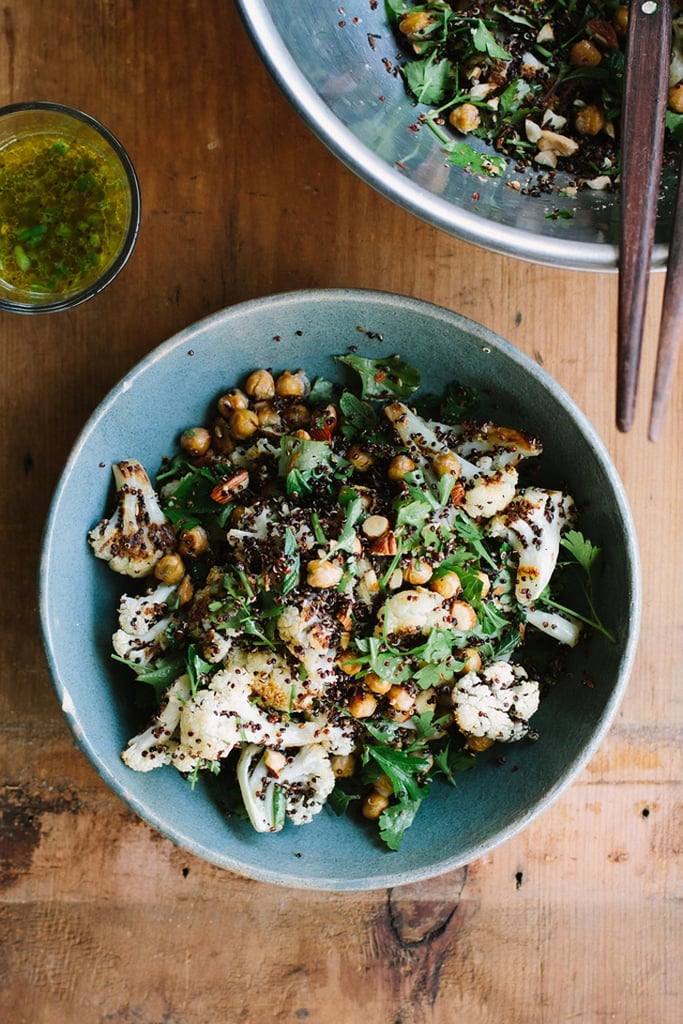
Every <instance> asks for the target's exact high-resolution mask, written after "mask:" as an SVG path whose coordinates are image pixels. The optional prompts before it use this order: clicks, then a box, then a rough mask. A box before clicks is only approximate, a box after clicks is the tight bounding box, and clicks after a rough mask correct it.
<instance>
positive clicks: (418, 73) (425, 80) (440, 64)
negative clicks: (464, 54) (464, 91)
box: [403, 50, 453, 105]
mask: <svg viewBox="0 0 683 1024" xmlns="http://www.w3.org/2000/svg"><path fill="white" fill-rule="evenodd" d="M451 72H452V64H451V62H450V61H449V60H447V59H446V58H443V57H439V54H438V51H437V50H434V51H433V52H432V53H431V54H430V55H429V57H427V58H425V59H424V60H416V61H412V62H411V63H410V64H406V66H405V67H404V68H403V74H404V76H405V80H406V84H407V86H408V89H409V90H410V92H411V93H412V94H413V96H414V97H415V99H416V100H417V102H418V103H430V104H434V105H438V104H439V103H443V102H444V100H445V99H446V98H447V97H448V95H449V93H450V91H451V89H452V87H453V78H452V73H451Z"/></svg>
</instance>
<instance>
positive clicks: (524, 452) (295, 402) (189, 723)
mask: <svg viewBox="0 0 683 1024" xmlns="http://www.w3.org/2000/svg"><path fill="white" fill-rule="evenodd" d="M334 358H335V360H336V361H337V362H338V363H339V364H342V365H343V367H344V368H345V369H344V372H345V373H346V374H347V375H348V376H349V377H350V378H351V379H352V380H353V381H354V385H353V386H346V385H340V384H335V383H333V382H332V381H330V380H327V379H323V378H316V379H314V380H311V379H309V377H308V376H307V374H306V373H305V372H304V371H303V370H300V369H299V370H295V371H290V370H285V371H284V372H281V373H276V374H275V373H273V372H272V371H271V370H270V369H257V370H255V371H254V372H253V373H251V374H250V375H249V376H248V377H247V379H246V380H244V381H242V382H240V384H239V386H235V387H232V388H230V389H229V390H228V391H226V392H225V393H224V394H222V395H221V396H220V397H219V399H218V401H217V403H216V407H215V414H214V416H213V417H212V418H211V419H210V422H208V423H206V424H201V425H195V424H193V425H190V426H188V427H186V428H185V429H183V430H182V432H181V433H180V435H179V438H178V446H177V451H176V453H175V454H174V455H173V456H172V457H165V458H164V459H163V460H162V463H161V466H160V468H159V471H158V473H157V474H156V479H155V483H154V484H152V482H151V480H150V477H149V475H148V474H147V471H146V469H145V468H144V467H143V466H142V465H141V464H140V462H138V461H137V460H135V459H125V460H122V461H120V462H118V463H116V464H115V465H114V467H113V472H114V480H115V486H116V505H115V508H114V509H113V511H112V512H111V514H110V515H109V516H105V518H103V519H102V520H101V522H99V523H98V524H97V525H96V526H94V527H93V528H92V529H91V530H90V532H89V543H90V545H91V547H92V550H93V552H94V554H95V556H96V557H98V558H100V559H103V560H104V561H106V562H107V563H108V565H109V567H110V568H111V569H112V570H114V571H115V572H118V573H121V574H123V575H125V576H127V577H129V578H131V580H133V579H135V580H137V581H138V582H137V584H136V586H135V587H134V588H133V587H131V588H129V589H131V591H132V592H131V593H126V594H123V595H122V596H121V598H120V603H119V607H118V628H116V630H115V632H114V633H113V638H112V646H113V651H114V657H115V658H116V659H117V660H118V661H120V662H122V663H123V664H124V665H125V666H126V667H127V668H128V669H130V670H131V671H132V674H133V679H134V680H135V681H136V682H135V686H134V690H135V692H136V693H138V694H139V693H146V694H147V695H148V696H149V697H150V698H152V699H153V703H154V707H153V708H151V709H150V715H151V720H150V721H149V724H148V725H147V727H146V728H144V729H143V731H141V732H140V734H139V735H137V736H135V737H133V738H132V739H131V740H130V742H129V743H128V744H127V746H126V748H125V749H124V750H123V752H122V757H123V760H124V762H125V763H126V764H127V765H128V766H129V767H130V768H131V769H132V770H134V771H140V772H148V771H151V770H153V769H157V768H159V767H161V766H173V767H174V768H175V769H177V770H178V771H179V772H181V773H183V775H185V776H186V777H187V778H188V780H189V782H190V783H191V784H194V783H196V781H197V779H198V778H199V777H200V776H203V775H205V774H209V775H218V776H219V779H218V780H217V784H218V785H219V787H220V789H221V795H222V797H221V798H222V801H223V802H224V803H225V804H226V805H227V806H229V807H230V809H231V810H233V811H235V812H236V813H239V814H242V815H246V816H248V818H249V820H250V822H251V824H252V825H253V827H254V828H255V829H256V830H257V831H258V832H264V833H267V832H277V831H279V830H280V829H281V828H283V827H284V826H285V824H286V823H287V821H288V820H289V821H291V822H294V823H295V824H305V823H308V822H310V821H311V820H312V819H313V818H314V817H315V815H316V814H318V813H319V812H320V811H321V810H322V808H323V807H324V806H325V805H328V806H329V807H330V808H331V809H332V810H333V811H335V812H336V813H338V814H346V813H348V814H350V815H353V816H354V817H356V818H357V819H358V821H359V822H372V823H374V824H373V825H372V826H368V827H377V828H378V830H379V836H380V837H381V839H382V840H383V841H384V843H385V844H386V845H387V846H388V847H389V848H390V849H397V848H398V846H399V844H400V842H401V840H402V838H403V836H404V833H405V831H406V829H408V828H409V827H410V826H411V824H412V823H413V821H414V819H415V816H416V814H417V812H418V810H419V807H420V804H421V802H422V801H423V800H424V799H425V798H426V797H427V796H428V794H429V792H430V789H431V788H432V787H433V786H434V785H440V784H446V785H455V781H456V776H457V774H458V773H459V772H461V771H464V770H467V769H469V768H471V767H473V766H474V765H475V763H476V760H477V757H478V756H480V754H481V752H482V751H484V750H487V749H488V748H489V747H491V746H492V745H493V744H494V743H502V744H508V743H515V742H529V741H531V740H533V738H534V730H533V726H532V725H531V724H530V723H531V721H532V719H533V716H534V714H535V712H536V711H537V709H538V707H539V703H540V701H541V699H542V697H543V695H544V692H545V689H546V687H547V686H548V685H549V684H551V683H552V680H551V679H550V677H549V675H548V669H547V667H546V668H545V669H544V671H543V672H540V671H539V668H538V665H537V664H536V662H535V661H534V659H533V658H530V657H527V651H528V649H529V643H528V641H529V638H530V637H531V636H535V637H537V638H539V639H542V640H543V641H544V642H545V643H547V644H549V645H550V646H552V647H553V650H560V649H561V648H562V647H563V646H574V645H575V644H577V643H578V642H579V639H580V636H581V633H582V631H583V630H584V629H595V630H599V631H601V632H603V633H605V635H607V636H609V634H608V633H607V631H606V630H605V629H604V627H603V626H602V624H601V623H600V621H599V619H598V617H597V614H596V612H595V609H594V606H593V602H592V597H591V586H590V581H591V569H592V566H593V564H594V562H595V560H596V558H597V557H598V553H599V552H598V548H596V547H595V546H594V545H593V544H592V543H591V542H590V541H589V540H587V539H586V538H585V537H584V536H583V534H581V533H580V532H579V530H578V529H577V509H576V507H575V504H574V502H573V500H572V498H571V497H570V496H569V495H568V494H565V493H563V492H561V491H557V490H551V489H546V488H543V487H542V486H538V485H537V484H526V485H524V484H523V483H522V482H521V475H520V474H521V471H522V469H523V466H524V464H525V463H526V462H527V461H528V460H533V459H534V458H536V457H537V456H538V455H539V454H540V453H541V450H542V446H541V442H540V441H539V439H537V438H535V437H533V436H531V435H529V434H528V433H524V432H523V431H521V430H517V429H515V428H514V427H509V426H500V425H497V424H494V423H492V422H490V421H489V420H478V419H476V418H475V414H476V409H477V405H478V395H477V394H476V393H475V392H474V391H473V390H472V389H470V388H467V387H464V386H462V385H460V384H458V383H452V384H450V385H448V386H447V387H446V388H445V389H444V392H443V394H441V395H438V396H437V395H430V394H424V395H422V396H421V397H420V374H419V371H418V370H417V369H415V368H414V367H412V366H410V365H408V364H406V363H405V362H403V361H402V360H401V358H400V356H390V357H387V358H384V359H371V358H366V357H364V356H362V355H360V354H358V353H357V351H355V350H350V351H349V352H347V353H345V354H340V355H338V356H336V357H334ZM572 566H573V569H574V570H578V573H579V576H580V578H581V581H582V585H581V586H580V587H579V588H578V589H577V588H576V587H574V588H573V590H572V593H573V595H574V596H573V598H572V602H571V603H572V609H573V610H570V609H569V608H568V607H567V606H566V603H565V602H566V599H565V598H562V596H561V595H562V593H563V583H562V580H563V578H565V577H566V574H567V573H568V572H572V571H573V570H572ZM567 603H568V602H567ZM548 638H551V639H550V640H549V639H548ZM556 645H559V646H556ZM439 780H440V781H439Z"/></svg>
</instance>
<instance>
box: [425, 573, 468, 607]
mask: <svg viewBox="0 0 683 1024" xmlns="http://www.w3.org/2000/svg"><path fill="white" fill-rule="evenodd" d="M429 589H430V590H433V591H434V593H435V594H439V595H440V596H441V597H443V598H444V600H446V601H450V600H451V599H452V598H454V597H457V596H458V594H459V593H460V590H461V583H460V577H459V576H458V574H457V572H453V571H451V570H449V571H448V572H442V573H441V575H440V576H433V577H432V579H431V580H430V583H429Z"/></svg>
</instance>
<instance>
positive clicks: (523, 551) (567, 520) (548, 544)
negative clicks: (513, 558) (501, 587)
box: [487, 487, 574, 605]
mask: <svg viewBox="0 0 683 1024" xmlns="http://www.w3.org/2000/svg"><path fill="white" fill-rule="evenodd" d="M573 519H574V502H573V500H572V499H571V498H570V497H569V495H567V494H563V493H562V492H561V491H548V490H543V489H541V488H540V487H526V488H523V489H521V490H519V491H518V492H517V494H516V496H515V500H514V501H512V502H511V503H510V504H509V505H508V507H507V508H506V509H505V510H504V511H503V512H501V513H500V514H499V515H496V516H495V517H494V518H493V519H491V520H490V522H489V523H488V526H487V532H488V533H489V534H490V536H491V537H504V538H505V539H506V540H507V541H509V543H510V544H511V545H512V547H513V548H514V550H515V551H516V552H517V554H518V563H517V579H516V584H515V596H516V598H517V600H518V601H519V603H520V604H522V605H531V604H533V602H534V601H536V600H537V599H538V598H539V597H540V595H541V594H542V593H543V591H544V590H545V588H546V587H547V586H548V584H549V583H550V578H551V576H552V574H553V573H554V571H555V566H556V565H557V557H558V554H559V551H560V537H561V535H562V531H563V529H564V528H565V527H566V526H569V525H570V524H571V523H572V521H573Z"/></svg>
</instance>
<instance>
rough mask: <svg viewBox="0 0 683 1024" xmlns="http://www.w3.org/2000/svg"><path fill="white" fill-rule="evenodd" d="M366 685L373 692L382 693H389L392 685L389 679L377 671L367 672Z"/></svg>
mask: <svg viewBox="0 0 683 1024" xmlns="http://www.w3.org/2000/svg"><path fill="white" fill-rule="evenodd" d="M365 685H366V686H367V688H368V690H370V692H371V693H377V694H380V695H381V694H385V693H388V692H389V690H390V689H391V686H392V684H391V683H390V682H389V680H388V679H382V678H381V676H378V675H377V673H376V672H368V673H367V674H366V676H365Z"/></svg>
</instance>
